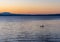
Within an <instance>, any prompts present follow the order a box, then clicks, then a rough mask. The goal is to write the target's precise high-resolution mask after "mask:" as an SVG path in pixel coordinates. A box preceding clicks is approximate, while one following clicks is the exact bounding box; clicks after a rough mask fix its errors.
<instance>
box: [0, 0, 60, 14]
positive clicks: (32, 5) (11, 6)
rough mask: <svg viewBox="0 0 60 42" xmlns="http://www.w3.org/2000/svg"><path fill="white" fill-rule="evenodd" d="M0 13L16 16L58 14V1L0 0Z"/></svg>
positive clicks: (59, 4)
mask: <svg viewBox="0 0 60 42" xmlns="http://www.w3.org/2000/svg"><path fill="white" fill-rule="evenodd" d="M0 12H11V13H18V14H54V13H60V0H0Z"/></svg>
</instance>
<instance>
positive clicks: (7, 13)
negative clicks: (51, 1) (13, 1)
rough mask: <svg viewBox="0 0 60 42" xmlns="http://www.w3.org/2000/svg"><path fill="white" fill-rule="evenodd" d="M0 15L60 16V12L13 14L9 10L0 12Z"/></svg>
mask: <svg viewBox="0 0 60 42" xmlns="http://www.w3.org/2000/svg"><path fill="white" fill-rule="evenodd" d="M0 16H60V14H13V13H9V12H3V13H0Z"/></svg>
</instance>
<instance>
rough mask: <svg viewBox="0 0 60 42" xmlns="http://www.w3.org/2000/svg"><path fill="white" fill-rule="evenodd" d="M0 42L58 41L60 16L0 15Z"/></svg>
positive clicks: (59, 38)
mask: <svg viewBox="0 0 60 42" xmlns="http://www.w3.org/2000/svg"><path fill="white" fill-rule="evenodd" d="M41 25H44V27H40V26H41ZM0 42H60V17H58V16H47V17H45V16H0Z"/></svg>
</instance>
